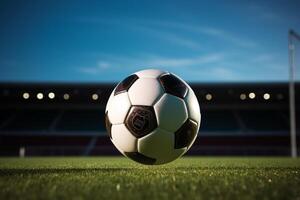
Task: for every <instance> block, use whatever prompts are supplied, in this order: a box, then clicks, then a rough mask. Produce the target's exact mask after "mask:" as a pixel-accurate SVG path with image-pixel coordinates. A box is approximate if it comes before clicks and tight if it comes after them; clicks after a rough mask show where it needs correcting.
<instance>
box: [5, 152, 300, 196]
mask: <svg viewBox="0 0 300 200" xmlns="http://www.w3.org/2000/svg"><path fill="white" fill-rule="evenodd" d="M0 199H3V200H6V199H109V200H112V199H142V200H146V199H186V200H189V199H204V200H206V199H230V200H232V199H300V160H299V159H289V158H222V157H218V158H217V157H215V158H207V157H184V158H181V159H179V160H177V161H175V162H172V163H170V164H168V165H162V166H144V165H140V164H136V163H134V162H132V161H130V160H128V159H126V158H120V157H92V158H85V157H83V158H70V157H62V158H55V157H52V158H24V159H19V158H0Z"/></svg>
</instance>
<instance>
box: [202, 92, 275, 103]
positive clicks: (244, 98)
mask: <svg viewBox="0 0 300 200" xmlns="http://www.w3.org/2000/svg"><path fill="white" fill-rule="evenodd" d="M248 97H249V98H250V99H255V97H256V94H255V93H254V92H250V93H249V94H248ZM212 98H213V96H212V94H210V93H208V94H206V95H205V99H206V100H207V101H210V100H212ZM263 98H264V99H265V100H269V99H270V98H271V95H270V94H269V93H265V94H264V95H263ZM240 99H241V100H246V99H247V94H245V93H242V94H240Z"/></svg>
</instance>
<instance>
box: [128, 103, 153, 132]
mask: <svg viewBox="0 0 300 200" xmlns="http://www.w3.org/2000/svg"><path fill="white" fill-rule="evenodd" d="M125 126H126V127H127V128H128V130H129V131H130V132H131V133H132V134H133V135H134V136H135V137H137V138H140V137H143V136H145V135H147V134H149V133H151V132H152V131H153V130H154V129H156V128H157V120H156V117H155V112H154V109H153V107H152V106H132V107H131V109H130V111H129V113H128V115H127V117H126V119H125Z"/></svg>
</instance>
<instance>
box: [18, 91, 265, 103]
mask: <svg viewBox="0 0 300 200" xmlns="http://www.w3.org/2000/svg"><path fill="white" fill-rule="evenodd" d="M29 97H30V94H29V93H28V92H24V93H23V98H24V99H29ZM248 97H249V98H250V99H255V97H256V94H255V93H254V92H250V93H249V94H248ZM36 98H37V99H39V100H42V99H43V98H44V94H43V93H37V95H36ZM48 98H49V99H54V98H55V94H54V93H53V92H49V93H48ZM63 98H64V99H65V100H69V99H70V95H69V94H68V93H65V94H64V95H63ZM205 98H206V100H207V101H211V100H212V99H213V96H212V94H210V93H208V94H206V95H205ZM263 98H264V99H265V100H269V99H270V98H271V95H270V94H269V93H265V94H264V95H263ZM92 99H93V100H95V101H96V100H98V99H99V95H98V94H92ZM240 99H241V100H246V99H247V95H246V94H245V93H242V94H240Z"/></svg>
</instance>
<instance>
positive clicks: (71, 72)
mask: <svg viewBox="0 0 300 200" xmlns="http://www.w3.org/2000/svg"><path fill="white" fill-rule="evenodd" d="M0 27H1V28H0V81H2V82H5V81H21V82H40V81H43V82H48V81H51V82H53V81H59V82H111V81H119V80H121V79H123V78H124V77H125V76H127V75H128V74H131V73H133V72H135V71H138V70H141V69H146V68H159V69H163V70H168V71H171V72H173V73H175V74H177V75H179V76H181V77H182V78H183V79H186V80H187V81H194V82H224V81H225V82H232V81H247V82H248V81H250V82H252V81H253V82H255V81H287V79H288V70H287V67H288V54H287V32H288V29H289V28H294V29H295V30H296V31H300V2H299V1H260V0H256V1H226V2H225V1H214V0H210V1H175V0H173V1H137V0H136V1H134V0H132V1H126V0H122V1H121V0H120V1H50V0H49V1H22V0H20V1H14V0H12V1H8V0H4V1H1V2H0ZM299 47H300V44H299ZM299 52H300V48H299ZM299 58H300V54H299ZM299 71H300V70H299ZM298 74H299V73H298ZM299 77H300V76H299V75H298V79H299Z"/></svg>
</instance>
